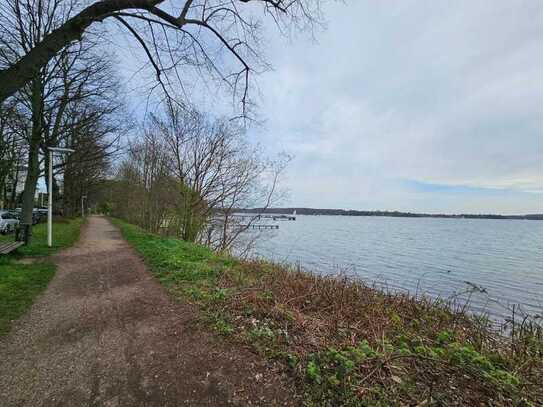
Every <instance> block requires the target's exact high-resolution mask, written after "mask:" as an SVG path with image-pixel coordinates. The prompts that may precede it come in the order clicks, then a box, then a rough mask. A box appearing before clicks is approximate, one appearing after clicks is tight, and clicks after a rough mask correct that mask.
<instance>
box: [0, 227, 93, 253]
mask: <svg viewBox="0 0 543 407" xmlns="http://www.w3.org/2000/svg"><path fill="white" fill-rule="evenodd" d="M81 223H82V220H81V218H74V219H57V220H55V221H54V222H53V247H48V246H47V223H40V224H38V225H35V226H34V227H33V228H32V240H31V242H30V244H29V245H28V246H23V247H20V248H19V249H18V250H17V254H18V255H23V256H47V255H50V254H53V253H55V252H56V251H58V250H60V249H62V248H65V247H69V246H72V245H73V244H74V243H75V242H76V241H77V239H78V238H79V230H80V228H81ZM13 239H14V236H13V234H11V235H0V242H6V241H13Z"/></svg>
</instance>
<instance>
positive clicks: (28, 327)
mask: <svg viewBox="0 0 543 407" xmlns="http://www.w3.org/2000/svg"><path fill="white" fill-rule="evenodd" d="M55 262H56V264H57V265H58V271H57V274H56V276H55V277H54V279H53V281H52V282H51V284H50V285H49V287H48V289H47V290H46V291H45V293H44V294H43V295H42V296H41V297H40V298H39V299H38V301H37V302H36V303H35V304H34V306H33V307H32V309H31V310H30V312H29V313H28V314H27V315H26V316H25V317H23V318H22V319H21V320H20V321H19V322H18V323H16V324H15V326H14V327H13V329H12V332H11V333H10V334H9V335H8V336H7V337H5V338H3V339H2V340H0V405H1V406H2V407H6V406H33V407H34V406H181V405H189V406H190V405H213V406H220V405H232V404H233V405H293V404H295V403H294V401H293V400H292V398H291V393H290V391H289V390H288V389H289V388H290V386H288V384H287V383H286V382H285V379H284V378H281V377H280V376H279V374H278V373H277V372H275V371H274V370H273V369H271V368H270V366H269V365H266V364H265V363H264V362H262V361H261V360H260V359H259V358H257V357H256V356H255V355H253V354H252V353H251V352H249V351H248V350H246V349H243V348H242V349H240V348H239V347H237V348H236V347H233V346H229V345H227V344H225V343H223V342H222V341H220V340H217V339H215V338H214V337H213V336H212V335H210V334H209V333H206V332H205V331H202V329H201V328H198V327H197V326H196V324H195V323H194V310H193V309H192V308H191V307H190V306H188V305H183V304H176V303H174V302H172V301H171V300H170V299H169V297H168V295H167V294H166V292H165V291H164V290H163V289H162V287H161V286H160V285H159V284H158V283H157V282H156V281H155V280H154V279H153V278H152V277H151V276H150V274H149V273H148V272H147V271H146V269H145V266H144V264H143V262H142V261H141V259H140V258H139V257H138V256H137V254H136V253H135V252H134V251H133V250H132V249H131V248H130V247H129V246H128V244H127V243H126V242H125V241H124V240H123V239H122V238H121V236H120V233H119V232H118V230H117V229H116V228H115V227H114V226H112V225H111V224H110V223H109V222H108V221H107V220H106V219H104V218H101V217H91V218H89V222H88V224H87V225H86V226H85V227H84V230H83V231H82V235H81V240H80V242H79V243H78V244H77V245H76V246H75V247H73V248H71V249H68V250H65V251H63V252H61V253H59V254H58V255H57V256H55ZM257 379H258V380H257Z"/></svg>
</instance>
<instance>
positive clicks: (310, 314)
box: [115, 220, 543, 406]
mask: <svg viewBox="0 0 543 407" xmlns="http://www.w3.org/2000/svg"><path fill="white" fill-rule="evenodd" d="M115 223H116V224H117V225H118V226H119V227H120V229H121V231H122V233H123V235H124V237H125V238H126V239H127V240H128V241H129V242H130V243H131V244H132V245H133V246H134V247H135V248H136V250H137V251H138V252H139V253H141V255H142V256H143V257H144V258H145V261H146V262H147V263H148V265H149V266H150V269H151V270H152V272H153V273H154V274H155V275H156V277H157V278H158V279H159V280H160V281H161V282H162V283H163V284H164V285H165V287H167V289H168V290H169V291H170V292H171V293H172V294H173V295H174V296H175V297H176V298H178V299H179V300H182V301H189V302H192V303H193V304H196V305H197V306H199V307H200V309H201V315H202V318H201V319H202V321H203V322H204V323H205V324H208V326H211V327H212V328H213V329H215V331H216V332H218V333H219V334H220V335H223V336H224V337H226V338H228V340H231V341H232V342H233V343H243V344H245V345H246V344H249V345H251V346H252V347H253V348H254V349H255V351H257V352H259V353H260V354H262V355H263V356H265V357H268V358H272V359H274V360H276V361H280V362H281V363H282V365H283V366H284V369H285V370H286V371H288V372H289V373H290V374H291V375H293V376H294V377H295V379H296V383H297V384H298V386H299V387H298V390H299V392H301V393H303V394H304V399H305V404H306V405H307V406H338V405H342V406H389V405H420V406H426V405H428V406H429V405H493V406H501V405H518V406H535V405H540V404H538V403H540V402H541V400H543V331H542V330H541V327H540V326H539V325H538V324H537V323H536V322H537V321H528V320H524V321H523V322H522V323H520V324H516V326H515V330H514V331H513V334H512V335H509V336H503V335H502V334H500V333H498V332H496V331H495V330H494V328H493V325H492V324H491V323H490V321H489V320H488V319H486V318H481V317H478V318H475V317H472V316H469V315H467V314H466V313H464V312H462V311H458V310H456V311H455V310H454V309H452V308H451V306H450V304H446V303H443V302H440V301H435V300H429V299H420V298H419V299H414V298H412V297H409V296H407V295H400V294H390V293H384V292H382V291H379V290H376V289H374V288H372V287H368V286H366V285H364V284H363V283H361V282H357V281H352V280H349V279H347V278H337V277H336V278H331V277H330V278H327V277H319V276H315V275H313V274H310V273H307V272H304V271H302V270H299V269H296V268H292V267H289V266H282V265H275V264H270V263H267V262H246V261H241V260H238V259H235V258H231V257H228V256H222V255H217V254H215V253H213V252H212V251H210V250H209V249H207V248H205V247H202V246H198V245H195V244H192V243H187V242H184V241H181V240H177V239H169V238H164V237H160V236H157V235H153V234H150V233H147V232H145V231H143V230H141V229H140V228H138V227H136V226H132V225H129V224H127V223H124V222H122V221H119V220H115Z"/></svg>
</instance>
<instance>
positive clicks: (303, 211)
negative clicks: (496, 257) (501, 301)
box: [238, 208, 543, 220]
mask: <svg viewBox="0 0 543 407" xmlns="http://www.w3.org/2000/svg"><path fill="white" fill-rule="evenodd" d="M238 212H240V213H266V214H292V213H294V212H296V214H297V215H333V216H387V217H393V218H444V219H515V220H543V214H530V215H495V214H431V213H414V212H400V211H358V210H346V209H316V208H252V209H239V210H238Z"/></svg>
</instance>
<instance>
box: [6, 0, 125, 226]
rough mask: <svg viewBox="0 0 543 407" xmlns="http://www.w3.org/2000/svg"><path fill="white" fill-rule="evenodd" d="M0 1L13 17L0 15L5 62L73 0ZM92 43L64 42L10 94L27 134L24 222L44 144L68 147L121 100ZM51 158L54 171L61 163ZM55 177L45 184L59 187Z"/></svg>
mask: <svg viewBox="0 0 543 407" xmlns="http://www.w3.org/2000/svg"><path fill="white" fill-rule="evenodd" d="M2 7H3V9H2V11H5V10H7V11H10V12H11V16H12V17H15V18H14V19H13V20H10V22H9V23H7V22H6V20H2V19H0V21H3V24H1V25H0V27H1V28H2V29H0V44H1V46H0V51H1V52H0V61H1V63H2V64H4V65H7V66H10V65H12V64H13V63H16V62H14V61H17V59H18V58H19V57H20V55H24V54H25V53H27V52H29V51H30V50H31V49H33V48H34V47H36V46H37V44H40V43H41V41H43V39H44V38H46V37H47V36H48V35H49V34H50V33H51V32H52V31H53V30H54V29H55V27H56V25H58V24H62V22H63V21H66V19H67V18H68V17H69V15H70V13H71V12H72V11H73V10H74V8H75V7H77V2H75V1H60V0H42V1H38V2H36V1H33V0H15V1H13V2H11V3H9V4H8V5H5V6H4V5H3V6H2ZM1 17H2V18H5V17H6V16H4V15H2V16H1ZM7 28H10V29H7ZM96 48H97V47H96V46H95V44H94V43H93V42H91V41H89V40H81V41H79V42H78V43H76V44H74V45H73V46H69V47H65V48H63V49H62V51H61V52H59V53H58V54H55V55H54V56H53V58H52V59H51V60H50V61H49V62H48V63H47V64H46V65H44V66H42V67H41V68H40V69H39V70H37V71H35V72H34V76H33V78H32V79H31V81H30V84H29V85H27V86H24V87H23V88H22V89H21V91H20V92H18V93H17V94H16V95H15V97H14V98H13V103H16V104H17V106H18V108H19V110H20V111H21V113H22V115H23V116H26V118H27V120H26V121H24V120H23V121H21V128H20V132H21V133H22V134H23V135H24V136H25V138H26V144H27V154H28V159H27V161H26V179H25V187H24V192H23V198H22V207H23V222H24V223H26V224H31V223H32V209H33V206H34V197H35V191H36V186H37V182H38V179H39V178H40V176H41V175H42V174H43V170H44V169H45V168H47V167H48V159H49V155H48V154H47V149H48V147H50V146H57V145H64V146H69V147H73V140H74V138H73V134H74V132H77V131H79V132H81V129H83V128H85V127H88V126H89V123H91V122H96V121H103V120H105V118H106V117H107V116H108V115H112V114H113V113H114V112H115V111H116V110H117V109H118V108H119V106H120V104H119V102H118V99H117V93H119V86H118V83H117V81H116V80H115V75H113V72H112V69H111V66H110V65H111V64H110V62H109V61H108V58H107V55H106V54H104V53H103V52H97V49H96ZM81 112H83V113H81ZM77 129H79V130H77ZM95 134H96V133H95ZM89 159H92V157H89ZM55 164H56V165H55V167H56V168H55V170H56V173H57V174H58V173H59V171H61V170H62V167H63V164H64V163H63V161H60V162H57V163H55ZM55 180H56V178H54V182H53V185H48V189H49V191H51V190H53V191H55V190H58V186H57V184H56V182H55ZM55 195H58V194H55Z"/></svg>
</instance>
